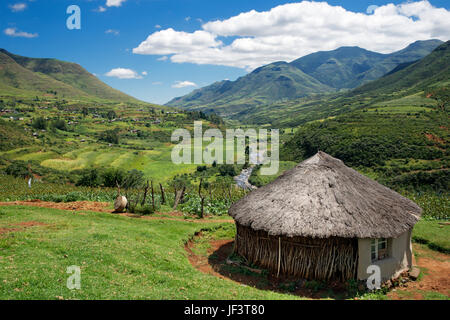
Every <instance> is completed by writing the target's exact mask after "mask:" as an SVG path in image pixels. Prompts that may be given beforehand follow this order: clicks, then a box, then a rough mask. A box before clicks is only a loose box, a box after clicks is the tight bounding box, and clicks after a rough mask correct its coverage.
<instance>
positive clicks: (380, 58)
mask: <svg viewBox="0 0 450 320" xmlns="http://www.w3.org/2000/svg"><path fill="white" fill-rule="evenodd" d="M440 44H442V41H440V40H428V41H417V42H415V43H413V44H411V45H409V46H408V47H407V48H405V49H403V50H400V51H397V52H394V53H391V54H380V53H376V52H371V51H368V50H364V49H361V48H358V47H342V48H338V49H336V50H333V51H327V52H317V53H313V54H310V55H307V56H305V57H302V58H300V59H297V60H294V61H293V62H291V63H286V62H275V63H272V64H269V65H267V66H263V67H260V68H258V69H256V70H254V71H253V72H251V73H249V74H248V75H246V76H244V77H241V78H239V79H237V80H236V81H222V82H217V83H214V84H212V85H210V86H207V87H204V88H201V89H198V90H195V91H193V92H192V93H190V94H188V95H186V96H183V97H179V98H175V99H173V100H172V101H170V102H168V103H167V105H169V106H175V107H180V108H185V109H196V110H202V111H204V112H215V113H217V114H219V115H221V116H223V117H227V118H231V119H238V120H241V119H242V118H243V116H244V119H243V120H244V121H245V120H246V119H245V115H248V114H254V113H258V112H259V111H260V108H265V107H267V106H270V105H272V104H274V103H276V104H281V105H284V104H285V103H286V101H287V100H292V99H299V98H303V97H306V96H309V97H310V96H315V95H317V94H323V93H326V92H328V93H330V92H335V91H339V90H342V89H352V88H356V87H358V86H360V85H361V84H364V83H367V82H369V81H371V80H375V79H378V78H380V77H382V76H383V75H385V74H386V73H389V72H390V71H392V70H393V69H394V68H396V67H398V66H399V65H401V64H404V63H411V62H413V61H417V60H420V59H421V58H423V57H424V56H426V55H427V54H429V53H430V52H431V51H433V50H434V49H435V48H436V47H437V46H439V45H440ZM313 99H314V97H313ZM317 99H319V100H322V97H318V98H317ZM269 108H271V107H269Z"/></svg>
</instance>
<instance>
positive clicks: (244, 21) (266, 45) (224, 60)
mask: <svg viewBox="0 0 450 320" xmlns="http://www.w3.org/2000/svg"><path fill="white" fill-rule="evenodd" d="M370 12H371V13H370V14H366V13H356V12H352V11H348V10H346V9H345V8H343V7H340V6H332V5H329V4H328V3H326V2H313V1H302V2H298V3H288V4H284V5H280V6H277V7H274V8H272V9H271V10H269V11H263V12H258V11H255V10H252V11H249V12H244V13H241V14H239V15H237V16H234V17H230V18H229V19H225V20H217V21H210V22H207V23H205V24H203V25H202V30H197V31H195V32H193V33H187V32H182V31H175V30H173V29H172V28H169V29H166V30H161V31H157V32H154V33H152V34H150V35H149V36H148V38H147V39H146V40H144V41H143V42H142V43H141V44H140V45H139V46H138V47H137V48H135V49H133V53H136V54H150V55H164V56H166V55H170V59H171V61H172V62H177V63H185V62H188V63H196V64H214V65H225V66H234V67H239V68H245V69H249V70H251V69H254V68H256V67H258V66H261V65H263V64H267V63H271V62H274V61H279V60H283V61H291V60H293V59H296V58H299V57H301V56H304V55H307V54H310V53H313V52H317V51H323V50H333V49H336V48H338V47H341V46H359V47H362V48H365V49H368V50H373V51H377V52H381V53H390V52H393V51H396V50H400V49H402V48H404V47H406V46H407V45H408V44H410V43H412V42H414V41H416V40H426V39H441V40H443V41H447V40H448V39H449V38H450V11H448V10H446V9H442V8H436V7H433V6H432V5H431V4H430V3H429V2H428V1H425V0H423V1H416V2H405V3H403V4H399V5H394V4H387V5H384V6H379V7H377V8H375V7H372V8H371V10H370ZM220 37H224V38H226V37H233V38H235V39H233V41H232V42H231V43H230V44H227V45H225V44H224V43H223V42H222V41H220Z"/></svg>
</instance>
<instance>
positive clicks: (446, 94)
mask: <svg viewBox="0 0 450 320" xmlns="http://www.w3.org/2000/svg"><path fill="white" fill-rule="evenodd" d="M426 95H427V97H428V98H431V99H434V100H436V102H437V106H438V108H439V109H440V110H442V111H445V107H446V106H448V104H449V103H450V89H449V87H442V88H439V89H435V90H429V91H428V92H427V94H426Z"/></svg>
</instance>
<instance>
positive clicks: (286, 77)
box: [167, 62, 334, 113]
mask: <svg viewBox="0 0 450 320" xmlns="http://www.w3.org/2000/svg"><path fill="white" fill-rule="evenodd" d="M330 91H334V89H333V88H331V87H329V86H327V85H324V84H322V83H320V82H319V81H318V80H316V79H314V78H313V77H311V76H309V75H307V74H305V73H304V72H303V71H302V70H300V69H298V68H296V67H294V66H292V65H291V64H289V63H286V62H275V63H272V64H269V65H266V66H263V67H260V68H258V69H255V70H254V71H253V72H251V73H250V74H248V75H246V76H244V77H241V78H239V79H237V80H236V81H221V82H216V83H214V84H212V85H210V86H208V87H205V88H202V89H198V90H195V91H194V92H192V93H190V94H188V95H186V96H184V97H181V98H175V99H173V100H172V101H170V102H169V103H168V104H167V105H168V106H178V107H180V106H181V107H183V108H188V109H195V108H196V107H197V106H198V105H201V106H202V108H211V109H213V110H214V111H216V112H217V109H218V108H220V107H221V106H226V108H227V111H226V112H231V113H234V112H239V111H242V110H243V109H245V108H247V107H248V106H252V105H260V104H267V103H273V102H275V101H278V100H282V99H295V98H300V97H303V96H306V95H310V94H313V93H323V92H330ZM219 113H220V112H219Z"/></svg>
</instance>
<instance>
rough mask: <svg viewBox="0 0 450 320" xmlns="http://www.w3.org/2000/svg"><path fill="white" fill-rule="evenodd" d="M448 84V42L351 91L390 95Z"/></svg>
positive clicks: (449, 53) (449, 68) (449, 66)
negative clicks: (416, 59)
mask: <svg viewBox="0 0 450 320" xmlns="http://www.w3.org/2000/svg"><path fill="white" fill-rule="evenodd" d="M449 82H450V41H447V42H445V43H444V44H442V45H440V46H439V47H437V48H436V49H435V50H434V51H433V52H431V53H430V54H429V55H427V56H426V57H425V58H423V59H421V60H419V61H417V62H415V63H412V64H410V65H401V66H399V67H398V68H397V71H396V72H390V73H389V74H387V75H385V76H384V77H382V78H380V79H378V80H377V81H373V82H370V83H367V84H365V85H363V86H361V87H359V88H356V89H355V90H353V91H352V92H351V94H350V96H355V95H362V94H364V95H366V96H368V95H372V96H373V95H379V96H381V95H385V96H387V95H391V94H392V93H394V92H398V91H403V92H406V93H413V92H418V91H423V90H425V89H427V88H429V87H434V86H440V85H443V86H448V85H449Z"/></svg>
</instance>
